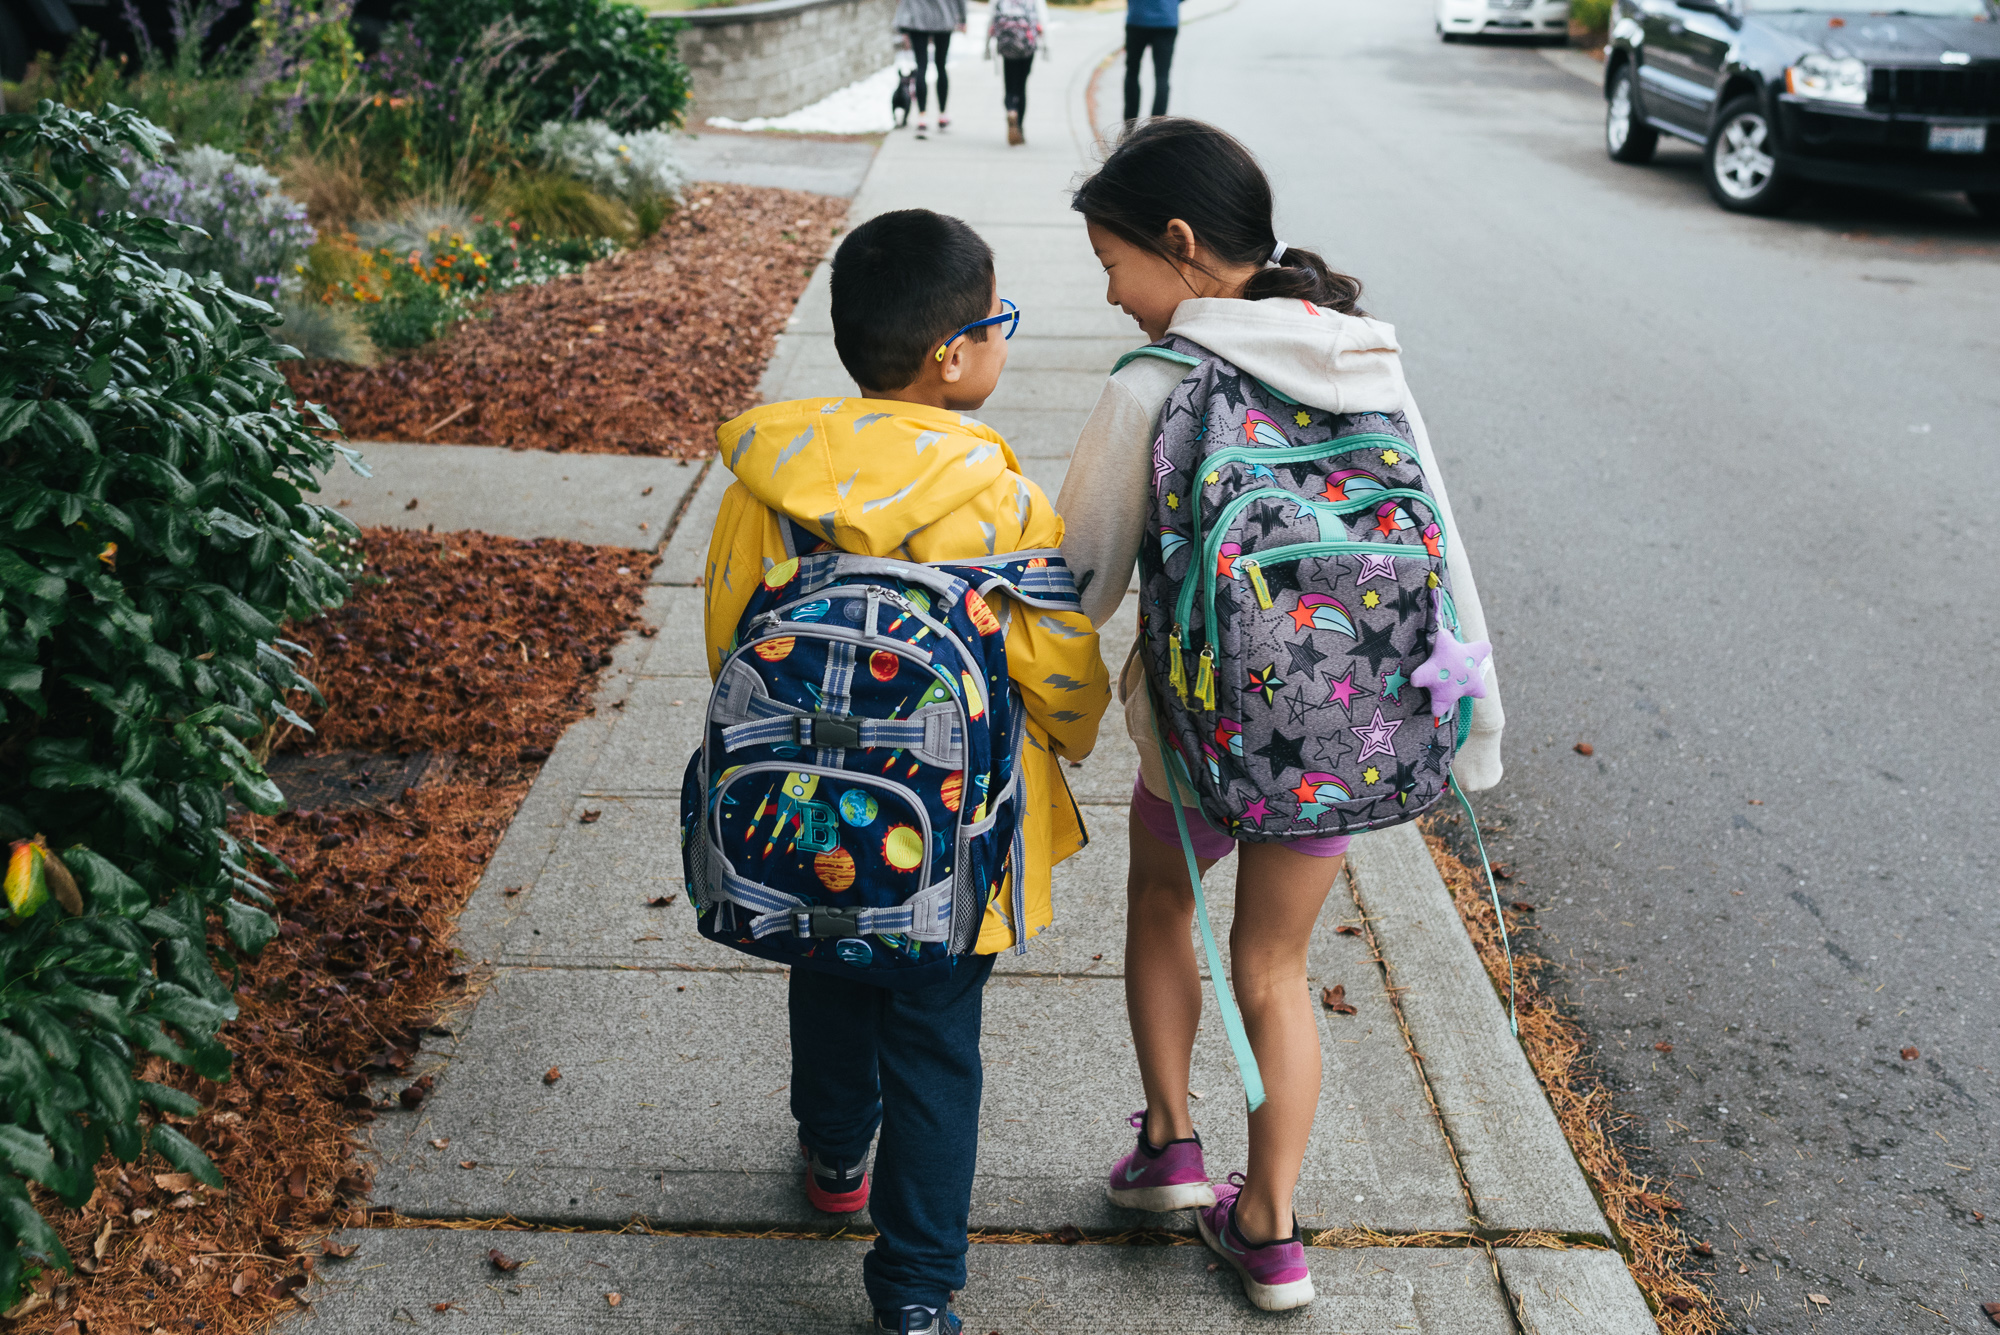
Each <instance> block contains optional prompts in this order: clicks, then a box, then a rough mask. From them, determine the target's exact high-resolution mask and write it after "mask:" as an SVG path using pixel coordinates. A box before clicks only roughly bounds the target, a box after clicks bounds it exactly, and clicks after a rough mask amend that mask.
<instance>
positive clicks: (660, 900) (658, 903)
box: [646, 895, 674, 909]
mask: <svg viewBox="0 0 2000 1335" xmlns="http://www.w3.org/2000/svg"><path fill="white" fill-rule="evenodd" d="M673 902H674V897H673V896H672V895H655V896H653V897H652V898H651V899H649V900H647V901H646V907H647V908H649V909H663V908H665V907H666V906H667V905H669V904H671V903H673Z"/></svg>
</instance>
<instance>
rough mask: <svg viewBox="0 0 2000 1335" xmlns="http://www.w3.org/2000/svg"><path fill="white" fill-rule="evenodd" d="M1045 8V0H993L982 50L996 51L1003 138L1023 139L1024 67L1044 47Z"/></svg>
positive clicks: (1032, 62) (1017, 143)
mask: <svg viewBox="0 0 2000 1335" xmlns="http://www.w3.org/2000/svg"><path fill="white" fill-rule="evenodd" d="M1048 29H1049V11H1048V6H1047V3H1046V0H993V13H992V16H991V18H990V19H989V21H988V23H987V26H986V54H987V56H988V57H991V56H992V55H993V54H994V52H995V51H998V52H999V55H1000V65H1001V72H1002V77H1003V79H1004V81H1005V85H1006V92H1005V95H1004V100H1003V103H1002V105H1004V106H1005V107H1006V109H1007V142H1008V143H1009V144H1010V145H1012V146H1014V147H1016V148H1018V147H1020V145H1021V144H1023V143H1025V142H1026V136H1025V135H1023V134H1022V133H1021V122H1022V121H1024V120H1026V119H1027V116H1028V71H1029V70H1031V69H1033V68H1034V67H1035V57H1036V56H1037V55H1038V54H1044V53H1046V52H1047V51H1048V39H1047V33H1048Z"/></svg>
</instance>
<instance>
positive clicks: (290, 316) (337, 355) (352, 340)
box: [278, 297, 377, 366]
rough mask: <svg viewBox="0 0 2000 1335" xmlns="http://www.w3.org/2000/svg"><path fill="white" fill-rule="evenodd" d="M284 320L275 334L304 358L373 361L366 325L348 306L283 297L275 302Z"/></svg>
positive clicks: (354, 363)
mask: <svg viewBox="0 0 2000 1335" xmlns="http://www.w3.org/2000/svg"><path fill="white" fill-rule="evenodd" d="M278 313H279V314H280V315H282V316H284V322H283V323H282V324H281V325H279V327H278V335H279V337H281V338H283V339H284V340H285V342H286V343H287V344H289V345H290V346H292V347H294V348H297V349H298V352H299V356H301V357H304V358H305V359H306V360H308V361H330V362H346V363H347V364H349V365H350V366H373V365H374V364H375V363H376V361H377V355H376V349H375V343H374V340H372V339H370V338H369V337H368V326H367V324H366V322H364V321H363V320H362V319H361V317H360V316H358V315H356V314H355V312H354V308H353V307H351V306H336V305H332V304H329V303H326V302H319V301H301V300H298V299H296V298H291V297H287V298H284V299H281V300H280V301H279V302H278Z"/></svg>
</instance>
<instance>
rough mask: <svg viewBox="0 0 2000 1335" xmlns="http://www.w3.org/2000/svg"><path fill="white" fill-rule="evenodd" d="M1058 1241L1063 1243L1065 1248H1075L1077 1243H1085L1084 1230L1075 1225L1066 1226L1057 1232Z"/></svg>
mask: <svg viewBox="0 0 2000 1335" xmlns="http://www.w3.org/2000/svg"><path fill="white" fill-rule="evenodd" d="M1056 1241H1057V1242H1060V1243H1062V1244H1063V1246H1065V1247H1074V1246H1076V1244H1077V1243H1079V1242H1082V1241H1083V1230H1082V1229H1080V1228H1078V1227H1077V1226H1076V1225H1075V1224H1064V1225H1063V1226H1062V1227H1061V1228H1059V1229H1057V1230H1056Z"/></svg>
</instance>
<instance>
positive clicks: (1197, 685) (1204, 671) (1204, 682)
mask: <svg viewBox="0 0 2000 1335" xmlns="http://www.w3.org/2000/svg"><path fill="white" fill-rule="evenodd" d="M1194 694H1195V699H1197V700H1199V701H1201V707H1202V708H1203V709H1214V708H1215V650H1214V649H1212V648H1204V649H1203V650H1202V651H1201V666H1200V667H1198V668H1196V669H1195V674H1194Z"/></svg>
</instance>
